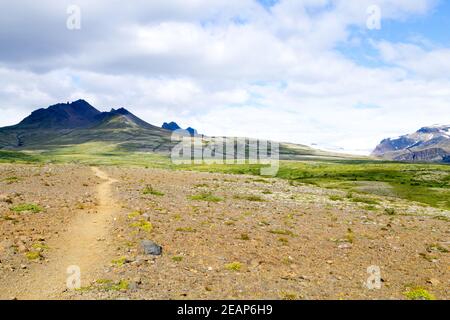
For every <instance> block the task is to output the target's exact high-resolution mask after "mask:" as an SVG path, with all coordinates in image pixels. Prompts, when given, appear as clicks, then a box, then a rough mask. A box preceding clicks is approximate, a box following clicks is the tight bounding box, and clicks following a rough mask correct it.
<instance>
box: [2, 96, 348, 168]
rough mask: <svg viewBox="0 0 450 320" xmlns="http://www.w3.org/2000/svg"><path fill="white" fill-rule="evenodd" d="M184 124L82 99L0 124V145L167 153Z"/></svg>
mask: <svg viewBox="0 0 450 320" xmlns="http://www.w3.org/2000/svg"><path fill="white" fill-rule="evenodd" d="M179 128H180V127H179V126H178V124H176V123H175V122H170V123H164V124H163V127H162V128H160V127H156V126H154V125H152V124H150V123H147V122H145V121H144V120H142V119H140V118H138V117H137V116H135V115H134V114H132V113H131V112H130V111H128V110H127V109H125V108H119V109H111V110H110V111H108V112H101V111H99V110H97V109H96V108H95V107H93V106H92V105H90V104H89V103H88V102H86V101H84V100H77V101H74V102H71V103H59V104H55V105H52V106H50V107H48V108H40V109H38V110H36V111H33V112H32V113H31V115H29V116H28V117H26V118H25V119H23V120H22V121H21V122H20V123H18V124H16V125H13V126H9V127H3V128H0V150H15V151H36V152H46V151H48V150H58V149H60V148H65V147H70V146H74V145H82V144H85V143H89V142H103V143H106V144H107V145H108V146H111V147H113V148H114V149H118V150H122V151H126V152H153V153H161V154H164V155H168V154H170V151H171V150H172V148H173V146H174V145H175V144H176V143H177V141H172V139H171V137H172V131H174V130H176V129H179ZM186 130H187V131H188V132H189V133H190V134H191V135H192V136H197V130H195V129H193V128H191V127H189V128H187V129H186ZM201 137H202V138H204V139H205V140H208V139H209V138H208V137H205V136H201ZM81 149H82V148H81ZM68 156H69V157H70V154H69V155H68ZM280 157H281V159H287V160H301V159H305V158H326V159H343V158H351V156H348V155H342V154H336V153H330V152H325V151H321V150H317V149H313V148H311V147H308V146H305V145H299V144H292V143H280Z"/></svg>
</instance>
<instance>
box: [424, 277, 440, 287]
mask: <svg viewBox="0 0 450 320" xmlns="http://www.w3.org/2000/svg"><path fill="white" fill-rule="evenodd" d="M427 282H428V283H429V284H431V285H432V286H438V285H439V284H440V283H441V282H440V281H439V280H438V279H434V278H432V279H428V280H427Z"/></svg>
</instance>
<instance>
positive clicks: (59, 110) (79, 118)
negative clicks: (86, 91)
mask: <svg viewBox="0 0 450 320" xmlns="http://www.w3.org/2000/svg"><path fill="white" fill-rule="evenodd" d="M99 114H100V111H98V110H97V109H95V108H94V107H93V106H91V105H90V104H89V103H87V102H86V101H84V100H77V101H75V102H72V103H65V104H63V103H60V104H55V105H53V106H50V107H48V108H47V109H43V108H42V109H38V110H36V111H33V112H32V113H31V115H30V116H28V117H26V118H25V119H23V120H22V121H21V122H20V123H19V124H17V125H16V126H15V127H16V128H22V129H57V128H66V129H71V128H85V127H89V126H91V125H93V124H95V123H96V117H97V116H98V115H99Z"/></svg>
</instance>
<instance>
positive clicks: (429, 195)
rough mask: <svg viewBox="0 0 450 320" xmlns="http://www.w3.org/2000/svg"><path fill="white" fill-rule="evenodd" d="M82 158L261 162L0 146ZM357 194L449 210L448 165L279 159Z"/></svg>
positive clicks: (298, 176)
mask: <svg viewBox="0 0 450 320" xmlns="http://www.w3.org/2000/svg"><path fill="white" fill-rule="evenodd" d="M1 162H3V163H79V164H85V165H117V166H139V167H148V168H166V169H173V170H195V171H203V172H221V173H229V174H251V175H259V172H260V168H261V165H182V166H176V165H174V164H172V163H171V162H170V158H169V157H167V156H165V155H161V154H155V153H144V152H140V153H137V152H131V151H127V150H126V149H120V148H117V146H115V145H109V144H106V143H86V144H81V145H75V146H67V147H63V148H57V149H53V150H46V151H33V152H13V151H1V150H0V163H1ZM276 177H277V178H282V179H286V180H289V181H290V182H291V183H293V184H295V183H306V184H312V185H316V186H319V187H323V188H329V189H337V190H345V191H347V192H349V193H356V194H374V195H378V196H388V197H397V198H402V199H407V200H410V201H415V202H419V203H422V204H424V205H429V206H432V207H436V208H441V209H447V210H450V166H449V165H439V164H408V163H395V162H382V161H371V160H314V159H311V160H302V161H281V164H280V170H279V171H278V174H277V176H276Z"/></svg>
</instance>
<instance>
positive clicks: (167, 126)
mask: <svg viewBox="0 0 450 320" xmlns="http://www.w3.org/2000/svg"><path fill="white" fill-rule="evenodd" d="M161 128H163V129H166V130H170V131H175V130H180V129H182V128H181V127H180V126H179V125H178V124H177V123H176V122H173V121H172V122H169V123H167V122H164V123H163V125H162V127H161ZM182 130H185V131H187V132H188V133H189V135H191V136H195V135H197V134H198V132H197V130H195V129H194V128H192V127H188V128H186V129H182Z"/></svg>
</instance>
